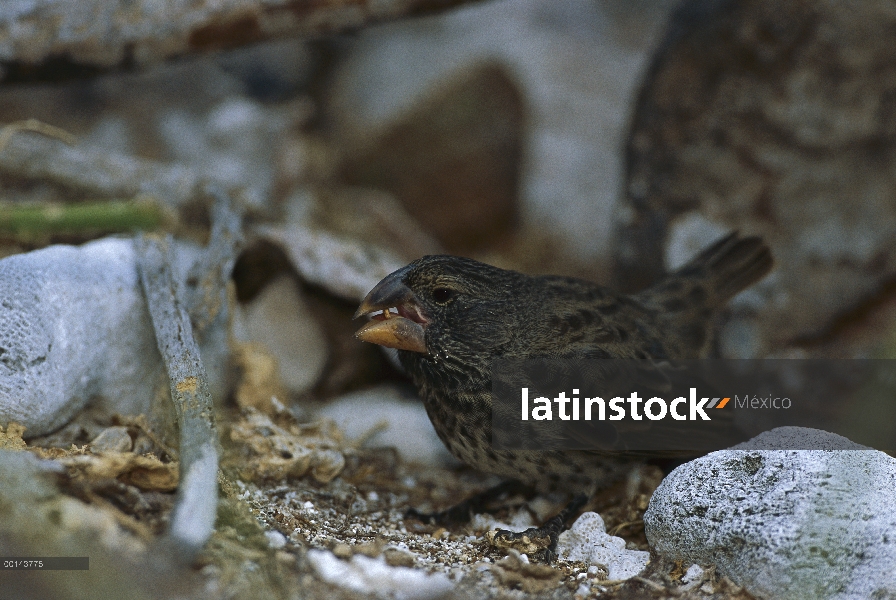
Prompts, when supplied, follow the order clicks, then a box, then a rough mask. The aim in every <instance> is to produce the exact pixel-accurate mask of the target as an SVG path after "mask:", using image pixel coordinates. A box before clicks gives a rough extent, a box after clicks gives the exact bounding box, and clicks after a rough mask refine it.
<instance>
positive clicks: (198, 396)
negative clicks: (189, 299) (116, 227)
mask: <svg viewBox="0 0 896 600" xmlns="http://www.w3.org/2000/svg"><path fill="white" fill-rule="evenodd" d="M172 244H173V240H172V238H171V236H170V235H168V236H165V237H164V238H162V239H160V238H158V237H154V236H149V235H143V236H140V237H139V238H137V240H136V246H137V254H138V265H139V270H140V280H141V281H142V283H143V291H144V294H146V301H147V304H148V306H149V312H150V315H151V316H152V322H153V327H154V328H155V332H156V340H157V341H158V345H159V352H161V354H162V358H163V360H164V361H165V367H166V369H167V371H168V377H169V380H170V382H171V399H172V401H173V402H174V408H175V411H176V413H177V419H178V423H179V425H180V483H179V485H178V490H177V500H176V503H175V506H174V511H173V514H172V516H171V526H170V530H169V536H170V539H171V542H173V544H174V547H175V548H176V549H177V550H179V551H180V553H181V554H182V555H183V556H184V557H185V558H186V559H187V560H191V559H192V558H193V557H194V556H195V554H196V553H197V552H198V551H199V550H201V549H202V546H203V545H204V544H205V542H206V541H207V540H208V538H209V537H210V536H211V534H212V531H213V529H214V524H215V514H216V509H217V502H218V487H217V474H218V451H217V450H218V449H217V446H218V437H217V432H216V429H215V417H214V407H213V406H212V399H211V395H210V394H209V389H208V378H207V376H206V373H205V368H204V367H203V366H202V361H201V359H200V357H199V346H198V345H197V343H196V340H195V338H194V337H193V329H192V326H191V324H190V318H189V315H188V313H187V310H186V308H185V307H184V304H183V302H182V301H181V300H180V296H179V290H178V289H177V284H176V282H175V280H174V277H173V275H172V272H171V264H172V261H171V250H172Z"/></svg>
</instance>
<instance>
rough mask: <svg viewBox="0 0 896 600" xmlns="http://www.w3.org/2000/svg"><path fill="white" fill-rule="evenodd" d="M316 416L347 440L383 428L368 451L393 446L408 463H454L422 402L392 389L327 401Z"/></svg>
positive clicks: (362, 392) (386, 388)
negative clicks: (331, 421)
mask: <svg viewBox="0 0 896 600" xmlns="http://www.w3.org/2000/svg"><path fill="white" fill-rule="evenodd" d="M317 416H318V417H320V418H325V419H332V420H333V421H335V422H336V424H337V425H338V426H339V427H340V428H341V429H342V430H343V431H344V432H345V434H346V435H347V436H348V437H349V438H357V437H360V436H362V435H365V434H367V433H369V432H370V431H371V430H372V429H373V428H374V427H377V426H378V425H379V424H383V423H384V424H385V429H383V430H382V431H379V432H378V433H376V434H375V435H373V436H371V437H370V439H369V440H368V441H367V443H366V445H367V446H368V447H371V448H381V447H387V446H390V447H393V448H395V449H396V450H397V451H398V453H399V454H400V455H401V457H402V458H403V459H404V460H407V461H415V462H419V463H423V464H428V465H445V464H456V460H455V459H454V458H453V457H452V456H451V454H450V453H449V452H448V450H447V449H446V448H445V445H444V444H442V440H440V439H439V436H438V435H437V434H436V431H435V429H433V427H432V423H431V422H430V420H429V417H428V416H427V415H426V409H425V408H424V407H423V403H422V402H420V400H418V399H417V398H415V397H414V396H411V395H409V394H404V393H402V392H401V391H400V390H398V389H396V388H395V387H392V386H380V387H375V388H372V389H368V390H364V391H361V392H355V393H351V394H347V395H345V396H342V397H340V398H337V399H336V400H333V401H332V402H329V403H328V404H327V405H326V406H324V407H323V408H322V409H321V410H320V411H319V412H318V413H317Z"/></svg>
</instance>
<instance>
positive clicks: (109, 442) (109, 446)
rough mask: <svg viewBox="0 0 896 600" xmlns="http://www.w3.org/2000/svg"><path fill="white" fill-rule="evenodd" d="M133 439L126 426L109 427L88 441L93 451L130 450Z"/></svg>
mask: <svg viewBox="0 0 896 600" xmlns="http://www.w3.org/2000/svg"><path fill="white" fill-rule="evenodd" d="M133 444H134V442H133V440H132V439H131V436H130V434H128V429H127V427H118V426H116V427H109V428H107V429H104V430H103V431H102V433H100V434H99V435H98V436H96V437H95V438H94V439H93V441H92V442H90V449H91V450H92V451H93V452H130V451H131V448H132V447H133Z"/></svg>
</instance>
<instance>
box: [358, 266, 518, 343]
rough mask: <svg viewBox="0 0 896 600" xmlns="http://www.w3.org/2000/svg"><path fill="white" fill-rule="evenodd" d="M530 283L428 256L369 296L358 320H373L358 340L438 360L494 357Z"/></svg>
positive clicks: (513, 274) (510, 274) (486, 268)
mask: <svg viewBox="0 0 896 600" xmlns="http://www.w3.org/2000/svg"><path fill="white" fill-rule="evenodd" d="M525 278H526V276H525V275H522V274H520V273H516V272H514V271H507V270H504V269H499V268H498V267H493V266H491V265H486V264H484V263H481V262H477V261H475V260H471V259H468V258H460V257H457V256H445V255H439V256H424V257H423V258H420V259H418V260H415V261H414V262H412V263H411V264H409V265H408V266H406V267H404V268H403V269H399V270H398V271H395V272H394V273H392V274H391V275H389V276H387V277H386V278H385V279H383V280H382V281H380V282H379V283H378V284H377V285H376V287H374V288H373V289H372V290H371V291H370V293H369V294H367V297H366V298H364V301H363V302H361V306H360V307H359V308H358V311H357V312H356V313H355V317H356V318H357V317H360V316H362V315H367V316H370V317H372V319H373V320H372V321H371V322H370V323H368V324H367V325H365V326H364V327H362V328H361V329H360V330H358V332H357V333H356V334H355V337H357V338H358V339H359V340H362V341H365V342H372V343H374V344H380V345H382V346H387V347H389V348H398V349H400V350H409V351H412V352H418V353H421V354H429V355H433V356H438V354H439V353H440V351H441V352H454V351H456V350H461V351H463V350H467V351H471V350H476V351H485V352H488V351H489V350H491V349H493V348H494V346H495V345H496V344H498V343H500V342H501V340H502V339H505V338H506V337H507V332H506V331H505V330H506V329H507V328H508V326H509V325H512V323H511V321H512V319H508V318H507V317H508V314H507V313H508V311H510V310H511V309H512V305H513V300H514V299H515V296H516V295H517V294H518V293H519V291H520V289H521V287H524V284H523V280H524V279H525ZM470 346H472V347H470Z"/></svg>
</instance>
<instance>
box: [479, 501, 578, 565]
mask: <svg viewBox="0 0 896 600" xmlns="http://www.w3.org/2000/svg"><path fill="white" fill-rule="evenodd" d="M587 501H588V496H586V495H584V494H581V495H579V496H576V497H575V498H573V499H572V501H571V502H570V503H569V504H567V505H566V508H564V509H563V510H561V511H560V513H559V514H558V515H557V516H555V517H553V518H551V519H548V520H547V521H545V523H544V524H543V525H542V526H541V527H530V528H529V529H527V530H525V531H520V532H513V531H507V530H506V529H495V530H492V531H489V532H488V534H487V537H488V541H489V543H490V544H491V545H492V546H494V547H495V548H501V549H502V550H507V549H508V548H513V549H514V550H516V551H518V552H520V553H521V554H525V555H526V556H528V557H529V559H530V560H532V561H536V562H544V563H550V562H552V561H553V560H554V559H555V558H556V557H557V540H558V539H559V537H560V532H562V531H563V528H564V527H565V526H566V522H567V521H568V520H569V518H570V517H571V516H572V515H574V514H575V513H577V512H578V511H579V510H580V509H581V508H582V507H583V506H585V503H586V502H587Z"/></svg>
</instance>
